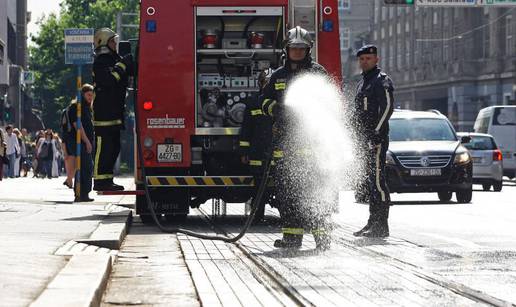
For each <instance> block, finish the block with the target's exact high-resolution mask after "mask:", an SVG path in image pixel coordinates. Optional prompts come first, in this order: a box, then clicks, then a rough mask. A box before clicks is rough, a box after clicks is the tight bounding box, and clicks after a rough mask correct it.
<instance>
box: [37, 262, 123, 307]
mask: <svg viewBox="0 0 516 307" xmlns="http://www.w3.org/2000/svg"><path fill="white" fill-rule="evenodd" d="M112 259H113V257H112V256H111V255H106V254H104V255H98V254H97V255H75V256H73V257H72V259H70V261H69V262H68V263H67V264H66V266H65V267H64V268H63V269H62V270H61V272H59V274H57V276H56V277H55V278H54V279H53V280H52V282H51V283H50V284H48V286H47V287H46V289H45V290H44V291H43V293H42V294H41V295H40V296H39V297H38V298H37V299H36V301H34V302H33V303H32V304H31V305H30V306H31V307H50V306H70V307H72V306H74V307H75V306H100V303H101V300H102V295H103V293H104V290H105V289H106V286H107V282H108V279H109V274H110V273H111V267H112V263H111V262H112Z"/></svg>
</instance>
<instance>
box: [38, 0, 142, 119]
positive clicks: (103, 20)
mask: <svg viewBox="0 0 516 307" xmlns="http://www.w3.org/2000/svg"><path fill="white" fill-rule="evenodd" d="M138 10H139V1H138V0H64V1H63V2H62V4H61V13H60V16H59V17H58V16H56V15H54V14H50V15H48V16H46V17H45V18H43V19H42V20H40V21H39V23H40V32H39V33H38V35H37V36H35V37H34V36H32V37H31V39H32V42H33V44H32V46H31V47H30V48H29V55H30V61H29V66H30V69H31V70H33V71H34V72H35V83H34V96H35V99H41V100H42V101H43V106H42V107H43V110H42V111H43V121H44V123H45V125H46V126H47V127H50V128H53V129H57V128H58V127H59V114H60V112H59V110H61V109H63V108H65V107H66V106H67V105H68V104H69V103H70V101H71V100H72V99H74V98H75V95H76V92H77V89H76V82H75V80H76V67H74V66H72V65H65V64H64V29H66V28H94V29H98V28H101V27H110V28H112V29H115V28H116V17H117V13H118V12H127V13H137V12H138ZM124 21H125V22H126V23H127V20H124ZM134 22H137V21H134ZM136 34H137V31H136V29H124V36H125V37H135V36H136ZM85 82H88V83H91V82H92V77H91V66H86V67H84V69H83V83H85Z"/></svg>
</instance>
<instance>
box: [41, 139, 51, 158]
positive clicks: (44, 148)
mask: <svg viewBox="0 0 516 307" xmlns="http://www.w3.org/2000/svg"><path fill="white" fill-rule="evenodd" d="M48 145H49V143H47V142H44V143H43V144H41V150H40V151H39V158H40V159H45V158H46V157H48V154H49V150H48V149H49V148H48Z"/></svg>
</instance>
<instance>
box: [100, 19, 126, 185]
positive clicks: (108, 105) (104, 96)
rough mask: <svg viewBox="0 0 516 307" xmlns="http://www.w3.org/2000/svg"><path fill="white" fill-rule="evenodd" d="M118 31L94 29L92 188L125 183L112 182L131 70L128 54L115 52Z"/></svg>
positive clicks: (118, 151)
mask: <svg viewBox="0 0 516 307" xmlns="http://www.w3.org/2000/svg"><path fill="white" fill-rule="evenodd" d="M117 37H118V36H117V34H116V33H115V32H113V31H112V30H111V29H108V28H102V29H99V30H98V31H97V32H96V33H95V37H94V40H95V41H94V43H95V60H94V62H93V80H94V82H95V101H94V103H93V125H94V127H95V136H96V138H95V153H94V154H95V164H94V170H93V178H94V186H93V189H94V190H95V191H117V190H123V189H124V187H123V186H121V185H117V184H115V183H113V168H114V165H115V162H116V159H117V157H118V155H119V153H120V130H122V129H123V127H124V112H125V97H126V90H127V86H128V78H129V76H131V75H132V72H133V60H132V56H131V55H127V56H124V57H123V58H122V57H120V55H119V54H118V52H117V42H116V39H117Z"/></svg>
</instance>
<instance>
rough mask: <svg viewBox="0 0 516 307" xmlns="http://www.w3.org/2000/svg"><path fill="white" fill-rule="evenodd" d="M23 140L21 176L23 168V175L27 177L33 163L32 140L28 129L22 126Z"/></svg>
mask: <svg viewBox="0 0 516 307" xmlns="http://www.w3.org/2000/svg"><path fill="white" fill-rule="evenodd" d="M21 140H22V142H23V148H22V159H21V162H20V163H21V169H20V176H21V170H23V177H27V175H28V173H29V171H30V168H31V164H32V161H31V160H32V158H31V156H30V154H31V142H30V141H31V140H30V135H29V132H28V131H27V129H25V128H22V130H21Z"/></svg>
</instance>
